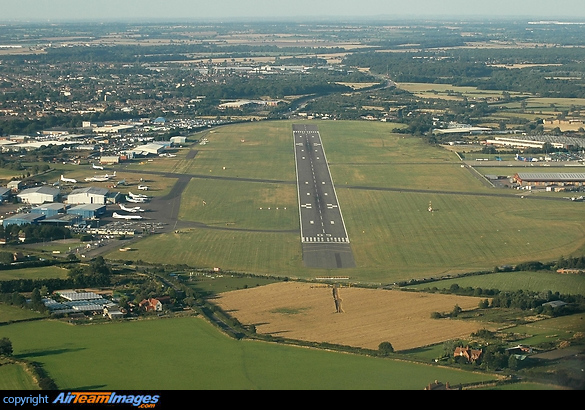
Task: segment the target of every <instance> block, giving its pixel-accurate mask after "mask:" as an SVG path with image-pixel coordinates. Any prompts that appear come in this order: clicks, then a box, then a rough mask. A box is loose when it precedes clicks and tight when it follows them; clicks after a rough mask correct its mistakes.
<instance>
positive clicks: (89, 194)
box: [67, 187, 109, 205]
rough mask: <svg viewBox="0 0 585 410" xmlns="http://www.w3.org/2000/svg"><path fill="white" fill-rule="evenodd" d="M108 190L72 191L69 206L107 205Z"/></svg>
mask: <svg viewBox="0 0 585 410" xmlns="http://www.w3.org/2000/svg"><path fill="white" fill-rule="evenodd" d="M108 192H109V191H108V190H107V189H106V188H97V187H86V188H78V189H74V190H73V191H71V193H70V194H69V196H68V197H67V203H68V204H101V205H105V204H106V197H107V195H108Z"/></svg>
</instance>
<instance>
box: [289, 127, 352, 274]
mask: <svg viewBox="0 0 585 410" xmlns="http://www.w3.org/2000/svg"><path fill="white" fill-rule="evenodd" d="M293 139H294V145H295V146H294V148H295V164H296V172H297V190H298V200H299V216H300V218H299V219H300V225H301V243H302V247H303V262H304V264H305V266H307V267H311V268H325V269H338V268H353V267H355V261H354V259H353V254H352V252H351V246H350V242H349V237H348V235H347V231H346V229H345V222H344V220H343V215H342V213H341V208H340V206H339V202H338V200H337V194H336V193H335V187H334V185H333V180H332V178H331V173H330V171H329V165H328V163H327V158H326V156H325V150H324V148H323V143H322V141H321V135H320V134H319V130H318V127H317V126H315V125H300V124H295V125H293Z"/></svg>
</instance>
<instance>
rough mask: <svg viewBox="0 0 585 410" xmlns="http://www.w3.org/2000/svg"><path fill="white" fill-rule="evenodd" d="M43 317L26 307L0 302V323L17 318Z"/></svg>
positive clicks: (16, 319)
mask: <svg viewBox="0 0 585 410" xmlns="http://www.w3.org/2000/svg"><path fill="white" fill-rule="evenodd" d="M41 317H44V316H43V315H41V314H40V313H37V312H33V311H32V310H28V309H21V308H19V307H15V306H10V305H6V304H3V303H2V304H0V323H8V322H12V321H19V320H29V319H34V318H41Z"/></svg>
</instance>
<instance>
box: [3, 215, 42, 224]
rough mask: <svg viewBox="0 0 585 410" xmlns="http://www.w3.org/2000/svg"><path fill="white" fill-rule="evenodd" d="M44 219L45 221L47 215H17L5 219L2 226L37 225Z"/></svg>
mask: <svg viewBox="0 0 585 410" xmlns="http://www.w3.org/2000/svg"><path fill="white" fill-rule="evenodd" d="M42 219H45V215H43V214H31V213H28V214H16V215H13V216H11V217H9V218H6V219H4V221H2V226H4V227H7V226H8V225H27V224H36V223H38V222H39V221H40V220H42Z"/></svg>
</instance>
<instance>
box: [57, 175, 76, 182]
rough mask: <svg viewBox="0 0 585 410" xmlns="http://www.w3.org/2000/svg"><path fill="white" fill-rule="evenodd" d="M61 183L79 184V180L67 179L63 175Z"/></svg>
mask: <svg viewBox="0 0 585 410" xmlns="http://www.w3.org/2000/svg"><path fill="white" fill-rule="evenodd" d="M61 181H63V182H71V183H72V184H77V180H76V179H73V178H65V177H64V176H63V175H61Z"/></svg>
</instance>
